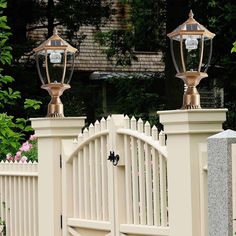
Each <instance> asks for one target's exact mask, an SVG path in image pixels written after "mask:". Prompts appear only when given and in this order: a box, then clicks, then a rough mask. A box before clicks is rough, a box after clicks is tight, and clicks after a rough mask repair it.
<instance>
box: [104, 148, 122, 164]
mask: <svg viewBox="0 0 236 236" xmlns="http://www.w3.org/2000/svg"><path fill="white" fill-rule="evenodd" d="M119 159H120V157H119V155H115V152H114V151H110V155H109V156H108V159H107V160H109V161H110V162H113V165H114V166H117V164H118V162H119Z"/></svg>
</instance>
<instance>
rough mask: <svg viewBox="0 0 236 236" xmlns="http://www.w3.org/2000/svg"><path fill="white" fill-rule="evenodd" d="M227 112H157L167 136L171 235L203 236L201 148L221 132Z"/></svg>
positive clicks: (201, 110)
mask: <svg viewBox="0 0 236 236" xmlns="http://www.w3.org/2000/svg"><path fill="white" fill-rule="evenodd" d="M226 111H227V110H226V109H195V110H174V111H162V112H158V114H159V115H160V122H161V123H162V124H163V125H164V133H165V134H167V152H168V161H167V171H168V204H169V205H168V209H169V224H170V236H180V235H181V236H203V234H202V227H203V226H202V225H201V222H202V219H201V217H202V216H201V207H200V206H201V204H200V176H199V172H200V171H199V156H200V151H199V147H200V146H202V145H203V144H205V145H206V142H207V137H209V136H210V135H212V134H216V133H218V132H220V131H222V123H223V122H224V121H225V119H226Z"/></svg>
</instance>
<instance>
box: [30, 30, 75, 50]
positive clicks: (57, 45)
mask: <svg viewBox="0 0 236 236" xmlns="http://www.w3.org/2000/svg"><path fill="white" fill-rule="evenodd" d="M60 49H63V50H66V51H68V52H72V53H76V52H77V48H74V47H72V46H71V45H70V44H69V43H67V42H66V41H65V40H64V39H62V38H61V37H60V36H59V35H58V34H57V29H56V28H55V29H54V32H53V35H52V36H51V37H50V38H48V39H47V40H46V41H44V42H43V43H42V44H40V45H39V46H38V47H36V48H34V49H33V51H34V52H36V53H37V52H40V51H44V50H60Z"/></svg>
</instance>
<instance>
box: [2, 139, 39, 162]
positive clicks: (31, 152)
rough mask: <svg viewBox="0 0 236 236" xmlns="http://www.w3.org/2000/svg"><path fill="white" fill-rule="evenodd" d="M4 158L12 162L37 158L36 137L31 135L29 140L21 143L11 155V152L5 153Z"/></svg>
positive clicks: (35, 159)
mask: <svg viewBox="0 0 236 236" xmlns="http://www.w3.org/2000/svg"><path fill="white" fill-rule="evenodd" d="M6 160H8V161H12V162H21V163H25V162H29V161H32V162H34V161H37V160H38V148H37V138H36V136H35V135H31V136H30V138H29V140H27V141H26V142H25V143H23V144H22V145H21V147H20V148H19V150H18V151H17V153H16V154H15V155H14V156H13V155H12V154H11V153H8V154H7V155H6Z"/></svg>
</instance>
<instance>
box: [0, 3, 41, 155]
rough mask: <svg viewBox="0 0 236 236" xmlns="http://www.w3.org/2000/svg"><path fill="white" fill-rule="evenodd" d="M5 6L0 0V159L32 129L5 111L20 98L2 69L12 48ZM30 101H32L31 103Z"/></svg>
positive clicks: (14, 147)
mask: <svg viewBox="0 0 236 236" xmlns="http://www.w3.org/2000/svg"><path fill="white" fill-rule="evenodd" d="M6 7H7V2H6V0H0V54H1V55H0V58H1V59H0V127H1V129H0V159H3V158H5V156H6V155H7V154H8V153H15V152H16V151H17V149H18V147H19V146H20V142H21V140H23V138H24V136H25V133H26V132H28V131H31V130H32V129H31V127H30V126H29V125H28V122H27V120H26V119H23V118H14V116H11V115H8V113H7V108H8V107H9V105H10V106H12V105H15V104H16V102H17V100H18V99H19V98H20V92H19V91H14V90H13V89H12V88H11V87H10V84H11V83H12V82H13V81H14V79H13V78H12V77H11V76H9V75H5V74H4V69H3V67H4V66H5V65H10V64H11V61H12V55H11V51H12V48H11V47H10V46H9V45H8V38H9V36H10V35H11V33H10V27H9V26H8V25H7V17H6V16H4V15H3V10H4V9H6ZM32 103H33V101H32V102H31V105H32ZM35 103H37V102H36V101H35ZM27 104H28V105H29V106H28V108H31V107H32V106H30V104H29V103H27ZM36 108H37V107H36Z"/></svg>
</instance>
